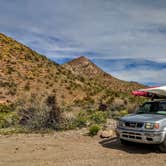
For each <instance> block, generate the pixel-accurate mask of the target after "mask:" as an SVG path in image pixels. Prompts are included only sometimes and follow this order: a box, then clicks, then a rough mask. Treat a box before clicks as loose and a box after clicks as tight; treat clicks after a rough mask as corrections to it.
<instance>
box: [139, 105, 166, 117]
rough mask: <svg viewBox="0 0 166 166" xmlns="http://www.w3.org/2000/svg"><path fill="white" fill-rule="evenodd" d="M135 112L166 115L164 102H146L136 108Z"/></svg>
mask: <svg viewBox="0 0 166 166" xmlns="http://www.w3.org/2000/svg"><path fill="white" fill-rule="evenodd" d="M137 113H145V114H147V113H148V114H162V115H166V102H147V103H145V104H143V105H142V106H141V107H140V108H139V109H138V111H137Z"/></svg>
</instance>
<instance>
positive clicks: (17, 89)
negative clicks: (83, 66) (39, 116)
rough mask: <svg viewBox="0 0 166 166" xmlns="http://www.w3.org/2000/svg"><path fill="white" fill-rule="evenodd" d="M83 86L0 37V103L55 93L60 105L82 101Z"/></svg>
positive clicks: (22, 47)
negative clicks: (28, 96)
mask: <svg viewBox="0 0 166 166" xmlns="http://www.w3.org/2000/svg"><path fill="white" fill-rule="evenodd" d="M82 84H83V83H82V82H81V81H80V80H79V78H76V77H75V76H74V75H73V74H72V73H71V72H69V71H68V70H66V69H64V68H63V67H61V66H60V65H58V64H56V63H54V62H52V61H50V60H48V59H47V58H46V57H45V56H43V55H40V54H38V53H37V52H35V51H33V50H31V49H30V48H28V47H26V46H24V45H23V44H21V43H19V42H17V41H15V40H13V39H12V38H9V37H7V36H5V35H4V34H0V100H1V101H3V102H4V101H9V102H10V101H11V102H13V101H15V100H16V99H17V98H18V97H21V96H23V95H26V94H34V95H36V94H40V95H41V94H42V95H44V96H46V95H48V94H56V95H57V99H58V101H59V103H66V104H71V103H73V100H74V99H75V98H77V99H82V98H83V97H84V96H85V90H84V89H83V87H82V86H81V85H82Z"/></svg>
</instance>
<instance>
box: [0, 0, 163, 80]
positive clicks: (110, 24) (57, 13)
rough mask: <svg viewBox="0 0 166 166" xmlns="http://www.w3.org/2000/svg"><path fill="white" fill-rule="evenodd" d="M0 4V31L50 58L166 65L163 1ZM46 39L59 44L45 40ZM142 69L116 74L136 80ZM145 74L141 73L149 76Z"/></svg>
mask: <svg viewBox="0 0 166 166" xmlns="http://www.w3.org/2000/svg"><path fill="white" fill-rule="evenodd" d="M0 2H1V3H0V8H1V10H0V20H1V21H0V30H1V31H2V32H4V33H6V34H9V35H10V36H12V37H15V38H16V39H17V40H19V41H21V42H23V43H24V44H27V45H28V46H30V47H32V48H33V49H35V50H37V51H38V52H40V53H43V54H45V55H47V56H49V57H75V56H77V55H80V54H82V53H84V52H85V53H86V52H95V53H96V54H91V55H89V57H90V58H96V59H97V58H99V59H118V58H119V59H121V58H136V59H148V60H153V61H156V62H166V56H165V53H166V47H165V44H166V21H165V20H166V1H165V0H157V1H156V0H134V1H133V0H47V1H44V0H24V1H22V0H15V1H11V0H0ZM50 37H56V38H58V39H60V40H62V41H53V40H49V38H50ZM60 53H61V54H60ZM73 53H76V54H75V55H73ZM142 71H143V70H141V69H139V71H133V72H132V71H124V72H123V71H122V72H121V73H118V74H117V75H118V76H120V78H121V77H123V75H125V78H127V79H128V80H130V79H131V80H132V79H134V80H135V78H134V77H135V76H134V75H135V74H134V73H136V72H142ZM148 72H149V71H147V70H144V71H143V73H146V74H149V75H150V73H148ZM158 72H159V71H156V70H155V71H152V73H158ZM131 74H134V75H133V76H132V75H131ZM140 74H141V73H140ZM156 76H157V75H156ZM142 78H143V76H142ZM154 78H157V77H154ZM144 79H146V78H145V77H144ZM160 79H161V82H163V78H162V77H161V78H160ZM138 81H143V79H139V80H138Z"/></svg>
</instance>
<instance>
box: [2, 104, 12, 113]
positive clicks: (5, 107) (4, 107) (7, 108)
mask: <svg viewBox="0 0 166 166" xmlns="http://www.w3.org/2000/svg"><path fill="white" fill-rule="evenodd" d="M12 110H13V105H7V104H0V113H2V112H6V113H7V112H11V111H12Z"/></svg>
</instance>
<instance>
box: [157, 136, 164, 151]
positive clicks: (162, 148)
mask: <svg viewBox="0 0 166 166" xmlns="http://www.w3.org/2000/svg"><path fill="white" fill-rule="evenodd" d="M158 148H159V150H160V152H162V153H166V138H165V139H164V141H163V142H162V143H161V144H160V145H158Z"/></svg>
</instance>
